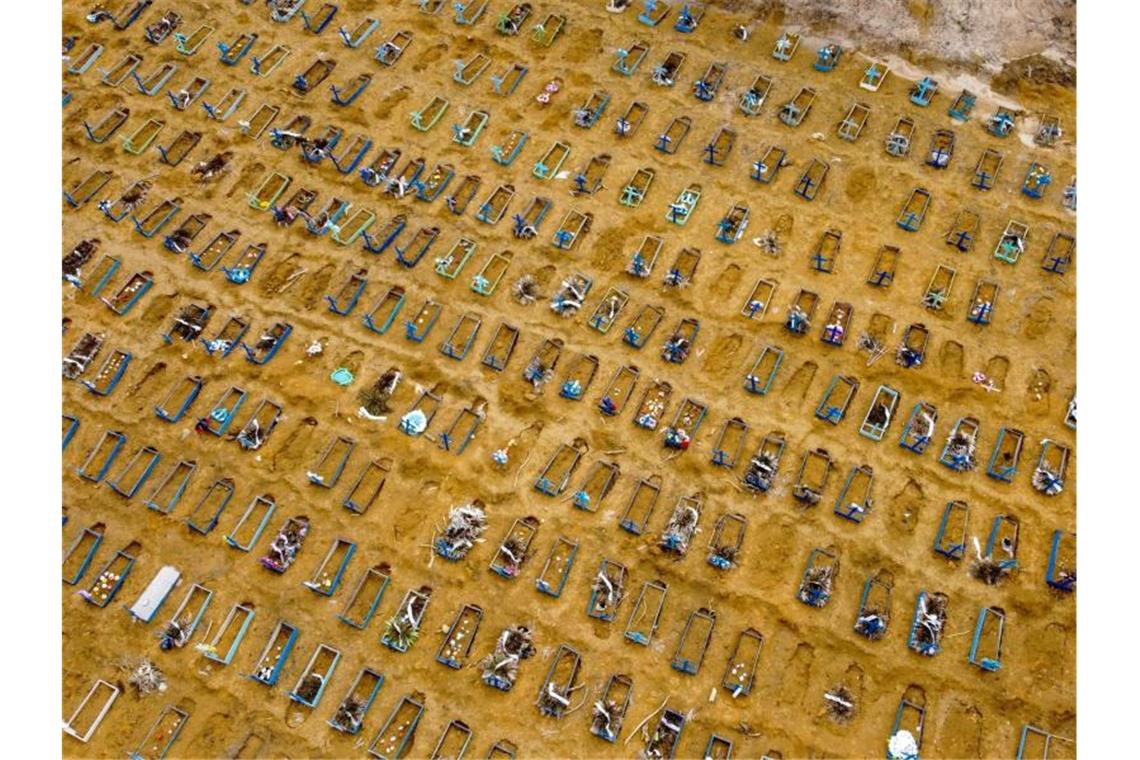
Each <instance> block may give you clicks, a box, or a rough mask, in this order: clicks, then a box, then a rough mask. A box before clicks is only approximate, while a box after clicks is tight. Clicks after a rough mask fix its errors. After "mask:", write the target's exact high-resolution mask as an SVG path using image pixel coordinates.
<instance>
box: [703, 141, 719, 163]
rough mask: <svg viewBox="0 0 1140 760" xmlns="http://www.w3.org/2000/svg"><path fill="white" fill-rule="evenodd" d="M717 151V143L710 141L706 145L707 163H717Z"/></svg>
mask: <svg viewBox="0 0 1140 760" xmlns="http://www.w3.org/2000/svg"><path fill="white" fill-rule="evenodd" d="M716 152H717V151H716V145H715V144H713V143H709V144H708V145H706V146H705V154H706V156H705V161H706V162H707V163H710V164H715V163H716Z"/></svg>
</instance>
